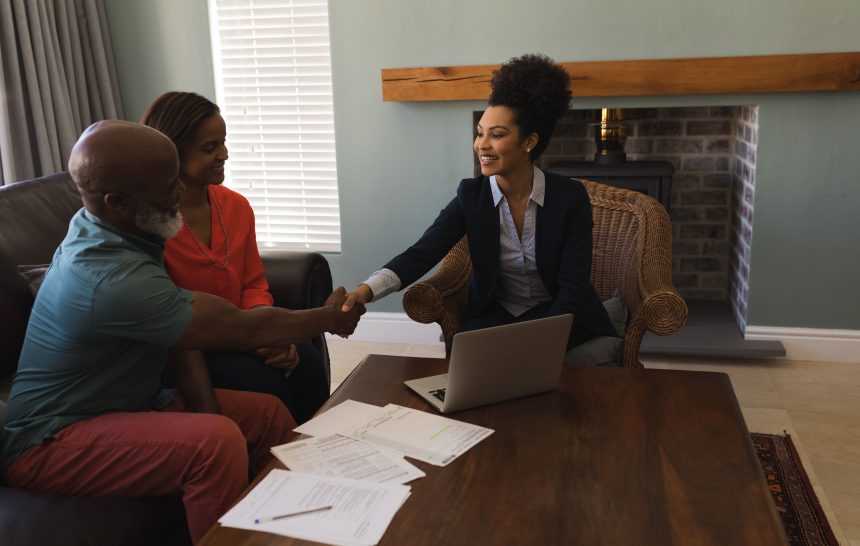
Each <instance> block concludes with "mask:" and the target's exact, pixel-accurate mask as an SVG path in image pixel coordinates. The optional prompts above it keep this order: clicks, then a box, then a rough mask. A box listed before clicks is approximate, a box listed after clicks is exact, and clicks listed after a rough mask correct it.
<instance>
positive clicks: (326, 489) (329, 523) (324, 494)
mask: <svg viewBox="0 0 860 546" xmlns="http://www.w3.org/2000/svg"><path fill="white" fill-rule="evenodd" d="M409 494H410V490H409V487H407V486H405V485H380V484H374V483H370V482H362V481H358V480H348V479H344V478H330V477H324V476H316V475H313V474H302V473H298V472H290V471H288V470H280V469H275V470H272V471H271V472H270V473H269V474H268V475H267V476H266V477H265V478H263V480H262V481H261V482H260V483H259V484H257V486H256V487H255V488H254V489H253V490H252V491H251V492H250V493H248V495H247V496H246V497H245V498H244V499H242V500H241V501H240V502H239V503H238V504H237V505H236V506H234V507H233V508H232V509H231V510H230V511H229V512H227V513H226V514H224V516H223V517H222V518H221V519H219V520H218V521H219V522H220V523H221V525H225V526H228V527H236V528H239V529H249V530H253V531H266V532H268V533H275V534H277V535H283V536H287V537H292V538H298V539H303V540H313V541H316V542H324V543H328V544H335V545H343V546H372V545H374V544H377V543H378V542H379V541H380V540H382V535H383V533H385V530H386V529H387V528H388V524H389V523H391V519H392V518H393V517H394V514H395V513H397V510H398V509H400V507H401V506H402V505H403V503H404V502H405V501H406V499H407V498H408V497H409ZM327 507H330V508H327ZM315 508H327V509H324V510H319V511H315V512H310V513H305V514H301V515H297V516H294V517H289V516H287V517H283V516H284V515H285V514H290V513H294V512H300V511H304V510H313V509H315Z"/></svg>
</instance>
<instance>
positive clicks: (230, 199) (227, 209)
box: [164, 186, 273, 309]
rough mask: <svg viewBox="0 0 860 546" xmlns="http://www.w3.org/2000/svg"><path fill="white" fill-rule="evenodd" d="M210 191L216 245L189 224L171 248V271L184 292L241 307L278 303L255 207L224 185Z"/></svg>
mask: <svg viewBox="0 0 860 546" xmlns="http://www.w3.org/2000/svg"><path fill="white" fill-rule="evenodd" d="M208 191H209V202H210V204H211V207H210V208H211V209H212V219H211V222H212V247H211V248H210V247H207V246H206V243H204V242H203V240H201V239H200V238H199V237H197V235H195V234H194V233H192V232H191V230H190V229H188V226H187V225H183V226H182V229H181V230H179V233H177V234H176V236H175V237H173V238H172V239H169V240H168V241H167V244H166V245H165V248H164V266H165V268H167V272H168V273H170V277H171V278H172V279H173V282H175V283H176V285H177V286H179V287H180V288H185V289H186V290H193V291H195V292H207V293H209V294H214V295H216V296H221V297H222V298H225V299H227V300H230V301H231V302H232V303H233V305H235V306H236V307H238V308H240V309H250V308H251V307H257V306H259V305H272V303H273V300H272V295H271V294H270V293H269V283H268V282H267V281H266V275H265V273H264V272H263V262H262V260H261V259H260V253H259V251H258V250H257V234H256V231H255V229H254V211H253V210H251V205H250V203H248V200H247V199H245V198H244V197H243V196H242V195H240V194H238V193H236V192H234V191H233V190H230V189H227V188H225V187H224V186H209V187H208ZM219 208H220V210H221V217H220V218H219V214H218V210H219ZM222 219H223V224H222V221H221V220H222ZM222 225H223V226H224V228H226V233H225V230H224V229H222V227H221V226H222ZM228 256H229V259H228ZM213 261H214V263H213ZM225 262H226V264H227V265H226V267H224V264H225Z"/></svg>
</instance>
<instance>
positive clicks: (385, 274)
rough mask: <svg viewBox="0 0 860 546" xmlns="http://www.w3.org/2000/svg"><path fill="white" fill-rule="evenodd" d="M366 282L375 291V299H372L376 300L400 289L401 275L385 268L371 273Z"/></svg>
mask: <svg viewBox="0 0 860 546" xmlns="http://www.w3.org/2000/svg"><path fill="white" fill-rule="evenodd" d="M364 284H366V285H367V286H369V287H370V291H371V292H373V299H372V300H370V301H376V300H379V299H382V298H384V297H385V296H387V295H388V294H391V293H392V292H397V291H398V290H400V277H398V276H397V273H395V272H394V271H392V270H390V269H385V268H383V269H380V270H379V271H377V272H375V273H374V274H373V275H371V276H370V277H369V278H368V279H367V280H366V281H364Z"/></svg>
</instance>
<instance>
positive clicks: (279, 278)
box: [260, 250, 332, 384]
mask: <svg viewBox="0 0 860 546" xmlns="http://www.w3.org/2000/svg"><path fill="white" fill-rule="evenodd" d="M260 257H261V258H262V259H263V269H264V270H265V271H266V279H267V280H268V281H269V292H271V293H272V297H273V298H274V300H275V305H276V306H278V307H286V308H287V309H312V308H314V307H320V306H321V305H322V304H324V303H325V300H326V299H328V297H329V296H330V295H331V291H332V280H331V269H329V266H328V260H326V259H325V257H324V256H323V255H322V254H319V253H316V252H301V251H288V250H276V251H275V250H273V251H263V252H261V253H260ZM311 343H313V345H314V347H316V348H317V350H318V351H319V353H320V356H321V357H322V360H323V366H324V367H325V373H326V377H327V378H328V381H329V384H331V362H330V361H329V354H328V344H327V343H326V340H325V335H324V334H320V335H318V336H314V337H313V339H311Z"/></svg>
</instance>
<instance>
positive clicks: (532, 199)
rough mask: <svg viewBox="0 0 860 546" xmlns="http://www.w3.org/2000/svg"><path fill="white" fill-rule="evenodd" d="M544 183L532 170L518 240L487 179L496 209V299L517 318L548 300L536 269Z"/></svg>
mask: <svg viewBox="0 0 860 546" xmlns="http://www.w3.org/2000/svg"><path fill="white" fill-rule="evenodd" d="M545 187H546V180H545V178H544V174H543V171H541V170H540V169H538V168H537V167H534V176H533V179H532V193H531V195H530V196H529V200H528V204H527V205H526V212H525V218H524V219H523V235H522V237H519V235H518V234H517V228H516V226H515V225H514V217H513V216H512V215H511V209H510V206H509V204H508V200H507V198H505V196H504V194H503V193H502V190H501V189H500V188H499V184H498V182H496V177H495V176H491V177H490V189H491V190H492V192H493V203H494V204H495V205H496V208H497V209H499V282H498V283H497V284H496V300H497V301H498V302H499V304H500V305H501V306H502V307H504V308H505V309H506V310H507V311H508V313H510V314H512V315H513V316H515V317H518V316H520V315H522V314H523V313H525V312H526V311H528V310H529V309H531V308H532V307H535V306H536V305H539V304H541V303H543V302H546V301H551V300H552V296H550V294H549V292H548V291H547V289H546V287H545V286H544V284H543V280H541V278H540V274H539V273H538V270H537V261H536V259H535V232H536V227H537V211H538V207H542V206H543V200H544V193H545Z"/></svg>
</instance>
